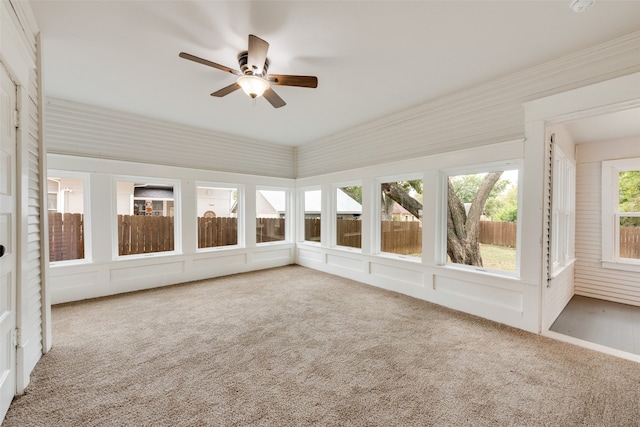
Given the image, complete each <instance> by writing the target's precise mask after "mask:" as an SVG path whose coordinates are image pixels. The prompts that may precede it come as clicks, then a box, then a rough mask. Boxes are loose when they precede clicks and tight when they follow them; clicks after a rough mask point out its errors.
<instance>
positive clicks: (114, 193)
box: [111, 175, 182, 261]
mask: <svg viewBox="0 0 640 427" xmlns="http://www.w3.org/2000/svg"><path fill="white" fill-rule="evenodd" d="M119 182H133V183H136V182H145V183H148V184H158V185H169V184H171V185H172V186H173V224H174V225H173V233H174V234H173V250H172V251H162V252H149V253H144V254H132V255H120V254H118V247H119V241H118V239H119V236H118V233H117V230H118V183H119ZM111 187H112V189H111V197H112V198H111V206H112V208H111V227H112V228H111V229H112V230H113V232H112V233H111V239H112V240H111V248H112V250H111V258H112V260H113V261H125V260H134V259H141V258H153V257H165V256H171V255H180V254H182V227H181V226H180V225H181V224H182V204H181V203H182V202H181V182H180V180H179V179H172V178H162V177H148V176H137V175H112V176H111ZM134 198H135V196H134V195H133V194H131V196H130V198H129V199H130V200H129V202H130V203H129V206H130V207H131V210H133V200H134ZM130 215H133V212H131V213H130Z"/></svg>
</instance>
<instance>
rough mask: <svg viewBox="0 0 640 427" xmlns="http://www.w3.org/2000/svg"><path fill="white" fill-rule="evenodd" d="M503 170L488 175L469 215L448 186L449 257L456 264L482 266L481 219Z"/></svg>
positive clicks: (451, 187) (472, 203)
mask: <svg viewBox="0 0 640 427" xmlns="http://www.w3.org/2000/svg"><path fill="white" fill-rule="evenodd" d="M500 176H502V171H500V172H491V173H488V174H487V175H486V176H485V177H484V179H483V180H482V183H481V184H480V187H479V188H478V192H477V193H476V196H475V197H474V199H473V201H472V202H471V207H470V208H469V213H468V214H467V212H466V210H465V207H464V204H463V203H462V201H461V200H460V198H459V197H458V196H457V195H456V192H455V190H454V189H453V185H451V181H449V183H448V197H447V202H448V209H447V211H448V214H447V255H449V258H450V259H451V262H454V263H456V264H465V265H476V266H479V267H482V257H481V256H480V217H481V216H482V211H483V209H484V204H485V203H486V202H487V198H488V197H489V193H491V190H493V186H494V185H495V184H496V182H498V180H499V179H500Z"/></svg>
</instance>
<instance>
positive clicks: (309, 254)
mask: <svg viewBox="0 0 640 427" xmlns="http://www.w3.org/2000/svg"><path fill="white" fill-rule="evenodd" d="M298 258H300V259H304V260H307V261H314V262H324V253H322V252H321V251H310V250H307V249H303V248H299V249H298Z"/></svg>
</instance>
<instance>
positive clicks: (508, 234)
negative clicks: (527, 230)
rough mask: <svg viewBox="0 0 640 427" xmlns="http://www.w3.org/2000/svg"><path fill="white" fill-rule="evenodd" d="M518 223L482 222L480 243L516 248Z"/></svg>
mask: <svg viewBox="0 0 640 427" xmlns="http://www.w3.org/2000/svg"><path fill="white" fill-rule="evenodd" d="M516 230H517V223H515V222H500V221H480V243H486V244H488V245H496V246H507V247H510V248H515V247H516V236H517V232H516Z"/></svg>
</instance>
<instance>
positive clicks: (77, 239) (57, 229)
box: [47, 171, 87, 262]
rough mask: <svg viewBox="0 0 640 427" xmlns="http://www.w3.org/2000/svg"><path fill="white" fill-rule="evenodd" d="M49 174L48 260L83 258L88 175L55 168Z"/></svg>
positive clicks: (84, 251)
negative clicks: (59, 170)
mask: <svg viewBox="0 0 640 427" xmlns="http://www.w3.org/2000/svg"><path fill="white" fill-rule="evenodd" d="M48 174H49V177H48V178H47V210H48V212H49V218H48V219H49V262H58V261H71V260H79V259H84V258H85V253H86V246H87V245H86V240H85V234H87V233H86V232H85V228H86V227H85V226H86V218H85V202H86V200H85V197H84V193H85V188H86V187H87V186H86V184H85V181H86V180H87V177H86V176H84V175H79V174H73V173H69V172H58V171H49V173H48Z"/></svg>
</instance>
